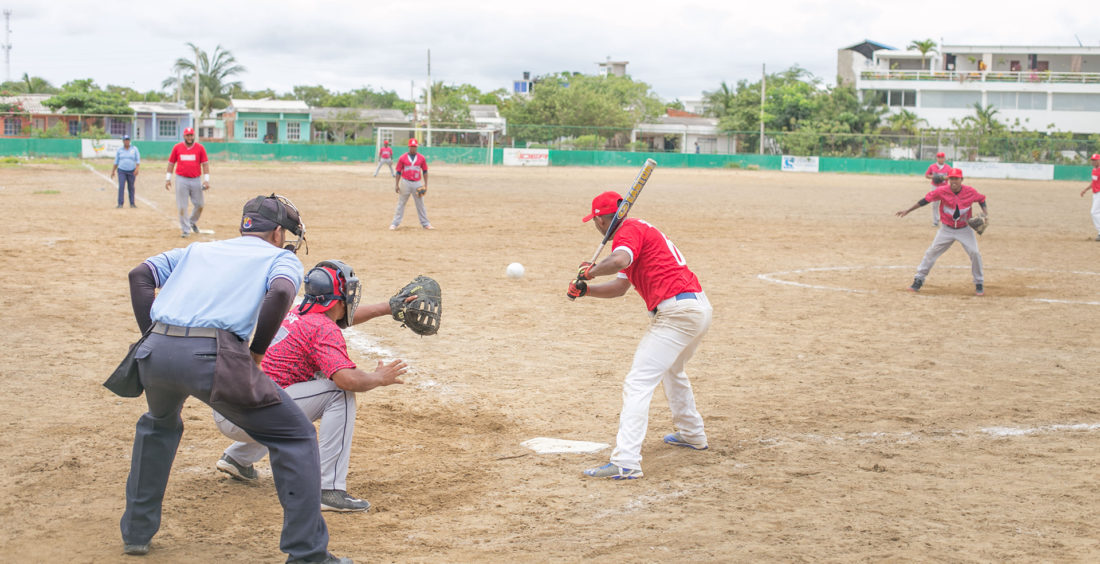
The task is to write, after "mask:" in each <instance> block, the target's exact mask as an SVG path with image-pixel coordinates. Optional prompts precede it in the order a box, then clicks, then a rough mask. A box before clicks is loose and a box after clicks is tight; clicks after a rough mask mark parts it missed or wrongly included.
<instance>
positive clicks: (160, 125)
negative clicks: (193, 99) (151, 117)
mask: <svg viewBox="0 0 1100 564" xmlns="http://www.w3.org/2000/svg"><path fill="white" fill-rule="evenodd" d="M177 128H178V126H177V122H176V121H175V120H161V121H158V122H157V137H169V138H175V137H176V131H177Z"/></svg>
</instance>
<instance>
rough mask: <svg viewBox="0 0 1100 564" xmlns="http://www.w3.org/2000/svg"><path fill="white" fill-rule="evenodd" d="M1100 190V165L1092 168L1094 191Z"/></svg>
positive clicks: (1094, 192)
mask: <svg viewBox="0 0 1100 564" xmlns="http://www.w3.org/2000/svg"><path fill="white" fill-rule="evenodd" d="M1098 192H1100V167H1096V168H1094V169H1092V193H1093V194H1096V193H1098Z"/></svg>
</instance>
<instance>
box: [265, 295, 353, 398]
mask: <svg viewBox="0 0 1100 564" xmlns="http://www.w3.org/2000/svg"><path fill="white" fill-rule="evenodd" d="M261 368H263V371H264V374H267V376H268V378H271V379H272V380H274V381H275V383H276V384H278V385H279V386H280V387H283V388H285V387H287V386H290V385H292V384H297V383H299V382H308V381H310V380H313V379H314V375H316V374H317V373H318V372H319V373H320V374H321V375H322V376H323V377H325V378H332V375H333V374H335V373H336V371H338V370H341V369H343V368H355V363H354V362H352V361H351V359H350V358H348V347H347V344H346V343H345V342H344V334H343V332H341V331H340V326H339V325H337V324H336V322H335V321H333V320H332V319H329V316H327V315H325V314H324V313H307V314H305V315H301V316H299V315H298V313H297V312H296V311H293V310H292V311H291V312H290V313H288V314H287V315H286V318H285V319H283V325H282V327H279V332H278V333H277V334H276V335H275V338H274V339H273V340H272V343H271V346H270V347H268V349H267V354H265V355H264V361H263V364H262V365H261Z"/></svg>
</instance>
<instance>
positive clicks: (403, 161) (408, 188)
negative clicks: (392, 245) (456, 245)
mask: <svg viewBox="0 0 1100 564" xmlns="http://www.w3.org/2000/svg"><path fill="white" fill-rule="evenodd" d="M419 145H420V144H419V143H417V142H416V139H409V152H408V153H405V154H404V155H401V158H399V159H397V179H396V180H395V184H394V186H393V191H394V192H397V211H395V212H394V214H393V221H392V222H390V229H391V230H394V229H397V226H399V225H401V218H403V217H405V204H406V203H407V202H408V201H409V198H410V197H412V199H413V203H414V204H416V217H417V219H419V220H420V226H421V227H423V228H424V229H435V228H434V227H432V224H431V222H429V221H428V210H427V209H425V208H424V194H427V193H428V159H426V158H424V155H421V154H420V153H419V152H418V147H419Z"/></svg>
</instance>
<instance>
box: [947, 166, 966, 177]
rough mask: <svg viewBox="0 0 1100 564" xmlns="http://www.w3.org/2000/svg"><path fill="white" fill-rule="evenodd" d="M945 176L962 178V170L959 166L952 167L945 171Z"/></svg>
mask: <svg viewBox="0 0 1100 564" xmlns="http://www.w3.org/2000/svg"><path fill="white" fill-rule="evenodd" d="M947 177H948V178H962V177H963V171H962V169H961V168H953V169H951V172H949V173H947Z"/></svg>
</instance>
